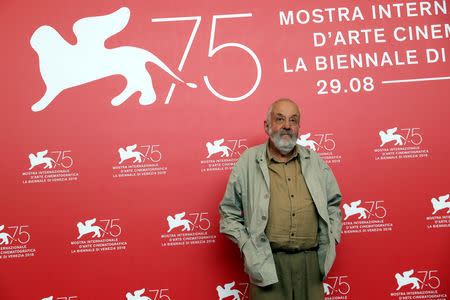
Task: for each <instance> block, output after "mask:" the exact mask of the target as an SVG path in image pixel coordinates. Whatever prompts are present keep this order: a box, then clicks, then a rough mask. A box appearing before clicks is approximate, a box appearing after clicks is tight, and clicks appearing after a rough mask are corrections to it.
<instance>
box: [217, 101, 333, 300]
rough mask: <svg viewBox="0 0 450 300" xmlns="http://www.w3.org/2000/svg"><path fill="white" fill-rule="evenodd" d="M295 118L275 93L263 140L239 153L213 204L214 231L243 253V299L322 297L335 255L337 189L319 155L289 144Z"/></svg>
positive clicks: (295, 129)
mask: <svg viewBox="0 0 450 300" xmlns="http://www.w3.org/2000/svg"><path fill="white" fill-rule="evenodd" d="M299 126H300V110H299V108H298V106H297V105H296V104H295V103H294V102H293V101H291V100H289V99H279V100H277V101H275V102H274V103H273V104H272V105H271V106H270V108H269V110H268V112H267V119H266V120H265V121H264V130H265V132H266V134H267V135H268V136H269V139H268V141H267V142H266V143H265V144H262V145H259V146H256V147H253V148H250V149H248V150H247V151H245V152H244V153H243V154H242V155H241V157H240V159H239V161H238V162H237V163H236V165H235V167H234V168H233V171H232V172H231V175H230V178H229V180H228V185H227V188H226V191H225V195H224V197H223V200H222V202H221V203H220V206H219V212H220V215H221V219H220V231H221V232H222V233H224V234H225V235H227V236H228V237H229V238H230V239H231V240H233V241H234V242H235V243H237V245H238V246H239V248H240V250H241V253H242V254H243V255H244V258H245V271H246V272H247V273H248V274H249V277H250V283H251V285H250V299H251V300H265V299H271V300H290V299H292V300H294V299H295V300H297V299H302V300H316V299H323V298H324V295H323V285H322V280H323V279H325V277H326V275H327V273H328V271H329V270H330V269H331V266H332V264H333V261H334V259H335V257H336V252H335V244H337V243H339V241H340V233H341V227H342V225H341V218H342V215H341V212H340V210H339V205H340V203H341V198H342V196H341V193H340V191H339V187H338V185H337V183H336V180H335V178H334V176H333V173H332V172H331V170H330V168H329V167H328V166H327V165H326V163H325V162H323V161H322V159H320V157H319V155H318V154H317V153H316V152H314V151H312V150H310V149H307V148H305V147H303V146H300V145H297V144H296V142H297V138H298V132H299Z"/></svg>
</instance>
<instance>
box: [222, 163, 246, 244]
mask: <svg viewBox="0 0 450 300" xmlns="http://www.w3.org/2000/svg"><path fill="white" fill-rule="evenodd" d="M241 181H242V176H241V172H240V170H239V166H238V164H236V165H235V167H234V168H233V170H232V172H231V175H230V178H229V179H228V184H227V188H226V190H225V195H224V196H223V199H222V202H220V205H219V213H220V232H221V233H223V234H225V235H226V236H227V237H228V238H230V239H231V240H232V241H233V242H235V243H236V244H237V245H238V246H239V249H240V250H241V253H242V247H243V246H244V244H245V242H246V241H247V240H248V239H249V235H248V232H247V230H246V229H245V225H244V217H243V213H242V183H241Z"/></svg>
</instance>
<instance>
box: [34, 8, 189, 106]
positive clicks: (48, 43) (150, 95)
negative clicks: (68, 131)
mask: <svg viewBox="0 0 450 300" xmlns="http://www.w3.org/2000/svg"><path fill="white" fill-rule="evenodd" d="M129 19H130V10H129V9H128V8H127V7H122V8H120V9H118V10H116V11H115V12H113V13H111V14H109V15H104V16H96V17H87V18H83V19H80V20H78V21H77V22H75V23H74V24H73V32H74V33H75V35H76V37H77V43H76V44H75V45H71V44H69V43H68V42H66V41H65V40H64V38H62V37H61V35H60V34H59V33H58V32H57V31H56V30H55V29H54V28H53V27H50V26H48V25H44V26H41V27H39V28H38V29H37V30H36V31H35V32H34V33H33V35H32V36H31V39H30V44H31V47H32V48H33V49H34V50H35V51H36V53H37V54H38V56H39V67H40V71H41V76H42V79H43V80H44V83H45V85H46V87H47V90H46V92H45V94H44V96H43V97H42V98H41V99H40V100H39V101H38V102H36V103H35V104H34V105H33V106H32V107H31V110H33V111H41V110H43V109H45V108H46V107H47V106H48V105H49V104H50V103H51V102H52V101H53V100H54V99H55V97H56V96H58V95H59V94H60V93H61V92H62V91H63V90H65V89H68V88H71V87H75V86H79V85H82V84H85V83H88V82H91V81H94V80H97V79H101V78H105V77H108V76H112V75H117V74H118V75H123V76H124V77H125V78H126V80H127V86H126V87H125V89H124V90H123V91H122V93H120V94H119V95H118V96H116V97H115V98H114V99H112V100H111V104H112V105H114V106H117V105H120V104H122V103H123V102H125V101H126V100H127V99H128V98H129V97H130V96H131V95H133V94H134V93H135V92H141V96H140V98H139V103H140V104H141V105H149V104H152V103H153V102H155V100H156V94H155V90H154V89H153V85H152V78H151V77H150V74H149V73H148V71H147V69H146V68H145V63H146V62H152V63H154V64H156V65H157V66H158V67H160V68H161V69H163V70H164V71H166V72H167V73H168V74H170V75H171V76H172V77H173V78H175V79H176V80H178V81H180V82H183V83H184V81H183V80H182V79H181V78H179V77H178V76H177V75H175V74H174V73H173V72H172V71H171V70H170V69H169V67H168V66H166V65H165V64H164V63H163V62H162V61H161V60H160V59H159V58H158V57H156V56H155V55H153V54H152V53H150V52H149V51H147V50H144V49H140V48H137V47H130V46H123V47H117V48H112V49H107V48H105V41H106V40H107V39H108V38H109V37H111V36H113V35H115V34H117V33H118V32H120V31H122V30H123V29H124V28H125V26H126V25H127V24H128V20H129ZM186 84H187V85H188V86H189V87H191V88H196V87H197V85H196V84H194V83H186Z"/></svg>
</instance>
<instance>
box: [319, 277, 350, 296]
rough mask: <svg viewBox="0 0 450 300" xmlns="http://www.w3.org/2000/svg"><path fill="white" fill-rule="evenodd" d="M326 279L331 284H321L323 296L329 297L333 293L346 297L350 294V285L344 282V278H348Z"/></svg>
mask: <svg viewBox="0 0 450 300" xmlns="http://www.w3.org/2000/svg"><path fill="white" fill-rule="evenodd" d="M327 278H328V279H329V280H330V281H331V282H330V281H329V282H330V283H331V284H329V283H326V282H324V283H323V290H324V293H325V296H331V295H333V294H334V293H340V294H341V295H347V294H348V293H349V292H350V284H348V282H346V281H345V278H348V276H330V277H327ZM327 281H328V280H327Z"/></svg>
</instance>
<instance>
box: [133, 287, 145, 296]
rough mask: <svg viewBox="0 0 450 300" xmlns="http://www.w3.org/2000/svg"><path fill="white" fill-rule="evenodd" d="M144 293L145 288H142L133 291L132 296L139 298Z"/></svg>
mask: <svg viewBox="0 0 450 300" xmlns="http://www.w3.org/2000/svg"><path fill="white" fill-rule="evenodd" d="M144 292H145V288H143V289H142V290H137V291H134V295H135V296H139V297H140V296H141V295H142V294H143V293H144Z"/></svg>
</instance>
